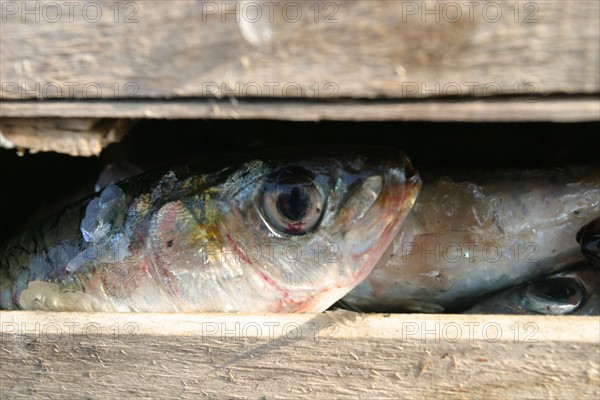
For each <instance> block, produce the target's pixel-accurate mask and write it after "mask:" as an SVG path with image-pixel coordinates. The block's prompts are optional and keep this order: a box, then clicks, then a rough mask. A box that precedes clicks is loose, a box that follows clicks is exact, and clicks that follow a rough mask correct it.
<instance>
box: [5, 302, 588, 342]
mask: <svg viewBox="0 0 600 400" xmlns="http://www.w3.org/2000/svg"><path fill="white" fill-rule="evenodd" d="M115 326H118V327H121V329H125V330H127V331H128V332H129V333H130V334H132V335H133V334H135V335H149V336H155V337H170V336H177V337H179V336H184V337H185V336H202V337H214V338H220V339H223V340H227V339H228V338H235V339H240V338H244V337H247V338H251V339H256V340H261V339H264V340H270V339H276V338H280V337H282V336H285V337H288V338H289V337H293V338H296V339H300V338H302V337H304V338H314V337H315V335H319V334H320V335H325V336H327V337H329V338H335V339H360V338H365V339H368V338H373V339H399V340H402V341H425V342H428V343H433V344H434V343H435V342H439V341H448V342H458V341H465V342H491V343H493V342H511V341H512V342H524V343H537V342H548V341H551V342H569V343H596V344H599V345H600V319H599V318H598V317H587V316H545V315H461V314H437V315H433V314H359V313H354V312H349V311H340V310H338V311H330V312H325V313H321V314H259V315H241V314H193V313H172V314H169V313H71V312H58V313H57V312H36V311H0V333H1V335H2V337H5V336H11V335H28V334H30V335H39V334H42V333H44V332H45V333H47V334H52V335H56V334H58V335H61V334H64V335H73V334H75V335H76V334H82V335H89V334H90V332H92V331H93V332H92V333H93V334H100V333H105V334H107V335H109V334H110V333H114V327H115Z"/></svg>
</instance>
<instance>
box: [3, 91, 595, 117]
mask: <svg viewBox="0 0 600 400" xmlns="http://www.w3.org/2000/svg"><path fill="white" fill-rule="evenodd" d="M6 117H8V118H36V117H50V118H62V117H65V118H167V119H202V118H212V119H274V120H292V121H320V120H335V121H467V122H497V121H503V122H525V121H531V122H540V121H541V122H544V121H554V122H581V121H598V120H600V100H598V99H597V98H593V97H575V98H568V99H526V98H518V99H505V100H501V101H500V100H499V101H491V100H462V101H423V102H410V101H409V102H402V101H389V102H373V101H338V102H336V103H327V102H311V101H295V102H268V101H248V100H246V101H245V100H236V101H233V102H232V101H216V100H201V99H195V100H168V101H106V102H94V103H89V102H88V103H86V102H60V101H58V102H20V101H6V102H4V103H2V105H1V106H0V118H6Z"/></svg>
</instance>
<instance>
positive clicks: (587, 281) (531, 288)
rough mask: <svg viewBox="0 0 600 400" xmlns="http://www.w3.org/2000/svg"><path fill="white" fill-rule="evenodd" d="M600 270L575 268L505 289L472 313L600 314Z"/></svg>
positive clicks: (483, 302)
mask: <svg viewBox="0 0 600 400" xmlns="http://www.w3.org/2000/svg"><path fill="white" fill-rule="evenodd" d="M599 294H600V271H598V269H597V268H595V267H594V266H593V265H586V266H581V267H577V268H573V269H571V270H568V271H564V272H560V273H556V274H553V275H550V276H547V277H543V278H540V279H538V280H536V281H534V282H531V283H529V284H527V285H523V286H520V287H516V288H510V289H506V290H504V291H502V292H500V293H498V294H495V295H493V296H491V297H490V298H488V299H486V300H484V301H482V302H481V303H478V304H476V305H475V306H473V307H472V308H471V309H470V310H469V311H468V312H467V313H469V314H490V313H492V314H546V315H570V314H571V315H598V313H599V312H600V299H599V297H598V296H599Z"/></svg>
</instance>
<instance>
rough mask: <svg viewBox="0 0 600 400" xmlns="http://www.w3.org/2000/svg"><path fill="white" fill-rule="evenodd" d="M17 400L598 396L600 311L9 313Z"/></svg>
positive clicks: (8, 360)
mask: <svg viewBox="0 0 600 400" xmlns="http://www.w3.org/2000/svg"><path fill="white" fill-rule="evenodd" d="M0 321H1V323H0V325H1V335H2V336H1V337H0V367H1V369H2V380H1V381H0V390H1V391H2V397H5V398H16V397H23V398H46V397H68V398H73V396H76V397H90V398H91V397H94V398H97V397H102V398H122V397H124V396H126V397H132V396H151V397H155V398H236V399H237V398H239V399H242V398H243V399H246V398H258V399H260V398H263V399H264V398H268V399H289V398H310V399H333V398H335V399H346V398H347V399H356V398H365V399H374V398H377V399H388V398H389V399H398V398H449V399H467V398H486V399H525V398H527V399H533V398H536V399H537V398H539V399H575V398H577V399H597V398H598V396H599V395H600V380H599V378H600V376H599V374H600V372H599V370H600V343H599V341H600V321H599V320H598V318H597V317H547V316H477V315H389V314H388V315H385V314H384V315H381V314H379V315H377V314H373V315H361V314H354V313H349V312H333V313H332V312H329V313H325V314H318V315H259V316H249V315H248V316H240V315H218V314H214V315H211V314H204V315H200V314H102V313H100V314H77V313H35V312H0Z"/></svg>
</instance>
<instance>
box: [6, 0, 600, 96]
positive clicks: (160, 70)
mask: <svg viewBox="0 0 600 400" xmlns="http://www.w3.org/2000/svg"><path fill="white" fill-rule="evenodd" d="M67 3H69V2H66V3H63V2H51V1H36V2H31V3H29V4H26V3H24V2H13V1H2V2H1V6H2V9H1V10H0V12H1V14H2V15H1V18H2V23H1V25H0V75H1V77H2V78H1V83H2V85H1V88H0V98H4V99H15V100H22V99H24V98H38V99H39V98H43V99H48V98H55V97H58V98H68V99H73V98H105V99H113V100H114V99H123V98H132V97H135V98H174V97H221V96H231V95H233V96H237V97H245V96H258V97H263V98H264V97H269V98H270V97H292V98H320V99H330V98H344V97H351V98H375V97H391V98H403V99H415V98H419V99H420V98H423V97H430V96H437V95H455V94H462V95H469V96H485V95H497V94H503V95H514V94H546V93H557V92H558V93H598V92H599V91H600V90H599V88H600V65H599V62H598V59H599V57H600V50H599V47H600V44H599V43H600V29H599V28H600V3H599V2H598V1H597V0H570V1H568V2H564V1H551V0H543V1H535V2H529V1H516V2H515V1H514V0H507V1H495V2H444V1H427V2H421V1H418V2H413V1H395V0H343V1H342V0H338V1H328V0H315V1H296V2H294V1H281V2H278V3H277V6H274V5H273V4H272V3H271V6H269V5H268V4H267V3H268V2H262V1H258V2H253V1H225V2H221V1H216V2H213V1H171V0H169V1H167V0H153V1H136V2H130V1H121V2H118V3H117V4H116V6H115V1H114V0H104V1H95V2H75V3H71V6H69V5H68V4H67ZM86 3H92V5H91V6H90V5H87V6H86ZM73 4H74V5H73ZM257 5H258V6H260V7H261V10H262V11H261V14H260V16H258V14H257ZM270 7H273V8H272V9H271V8H270ZM299 7H301V11H300V12H301V14H298V13H299V10H298V8H299ZM458 7H460V10H459V8H458ZM227 10H233V13H231V12H229V13H228V11H227ZM235 10H237V14H236V11H235ZM317 10H318V12H317ZM432 10H433V11H432ZM271 15H272V16H273V22H272V23H271V22H270V20H269V16H271ZM298 16H299V17H298ZM236 19H238V20H239V22H236ZM223 21H224V22H223ZM254 21H255V22H254Z"/></svg>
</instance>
